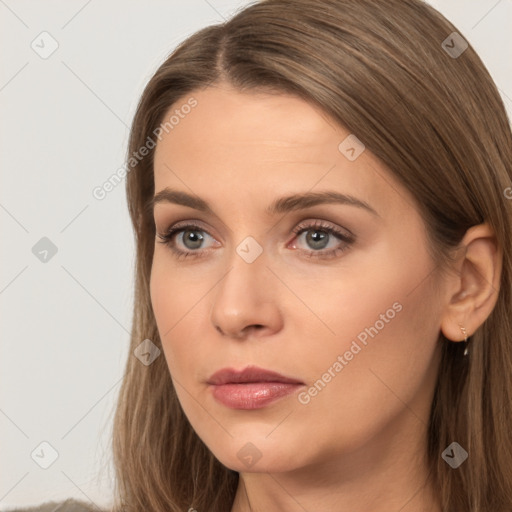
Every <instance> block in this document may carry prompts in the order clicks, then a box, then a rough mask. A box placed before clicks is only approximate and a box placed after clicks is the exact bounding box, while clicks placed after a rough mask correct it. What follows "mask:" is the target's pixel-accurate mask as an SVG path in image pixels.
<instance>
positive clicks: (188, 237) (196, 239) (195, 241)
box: [184, 230, 203, 249]
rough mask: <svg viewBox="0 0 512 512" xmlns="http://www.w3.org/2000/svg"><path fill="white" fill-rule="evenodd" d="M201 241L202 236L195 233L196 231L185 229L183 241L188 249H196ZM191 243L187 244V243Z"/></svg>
mask: <svg viewBox="0 0 512 512" xmlns="http://www.w3.org/2000/svg"><path fill="white" fill-rule="evenodd" d="M202 241H203V237H202V236H201V235H198V234H197V231H191V230H187V231H185V237H184V243H185V245H186V246H187V248H188V249H197V248H199V247H200V246H201V242H202ZM189 242H190V243H191V244H192V245H191V246H190V245H188V243H189Z"/></svg>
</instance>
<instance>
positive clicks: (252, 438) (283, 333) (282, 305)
mask: <svg viewBox="0 0 512 512" xmlns="http://www.w3.org/2000/svg"><path fill="white" fill-rule="evenodd" d="M191 96H193V98H195V100H196V102H197V104H196V105H195V106H194V107H193V108H181V107H182V106H183V105H185V104H187V100H189V98H188V97H186V98H184V99H183V100H182V101H179V102H177V103H176V104H175V105H173V107H172V109H171V110H170V111H169V112H168V113H167V114H166V116H165V119H166V120H167V119H168V118H169V116H170V115H171V114H172V113H173V112H174V111H175V110H176V109H178V111H179V113H181V115H179V116H178V117H177V118H176V119H179V122H176V120H174V122H175V123H174V124H173V128H172V129H171V130H168V133H164V135H163V137H162V138H161V140H160V141H159V142H158V144H157V147H156V153H155V161H154V169H155V192H156V194H159V198H160V199H159V200H157V201H155V206H154V217H155V224H156V231H157V234H160V235H162V236H163V235H165V234H166V233H167V232H168V231H169V229H170V228H173V227H179V228H180V231H178V232H176V233H175V234H174V235H173V236H172V237H171V238H170V239H169V245H166V244H164V243H162V240H161V239H160V238H159V237H158V236H157V238H156V240H155V252H154V259H153V267H152V273H151V300H152V305H153V309H154V313H155V317H156V322H157V326H158V330H159V333H160V337H161V340H162V344H163V350H164V354H165V358H166V360H167V363H168V366H169V370H170V373H171V376H172V379H173V382H174V386H175V388H176V392H177V394H178V397H179V400H180V403H181V405H182V407H183V410H184V412H185V414H186V416H187V417H188V419H189V421H190V423H191V425H192V427H193V428H194V430H195V431H196V432H197V434H198V435H199V437H201V439H202V440H203V441H204V443H205V444H206V445H207V446H208V447H209V449H210V450H211V451H212V452H213V453H214V455H215V456H216V457H217V458H218V459H219V460H220V461H221V462H222V463H223V464H224V465H226V466H227V467H229V468H231V469H234V470H236V471H249V472H260V471H292V470H295V469H298V468H304V467H306V466H308V465H312V464H320V463H325V462H328V461H329V460H332V461H334V460H342V459H340V457H344V456H346V457H349V458H350V457H351V458H352V459H351V460H352V462H354V461H355V460H356V457H360V460H361V461H362V460H366V461H368V458H366V459H365V458H364V457H365V455H364V454H365V453H366V454H367V455H368V454H371V455H370V456H371V457H373V459H372V460H373V461H374V462H375V463H376V464H377V461H378V459H379V457H380V454H382V456H384V455H383V454H384V453H387V452H389V450H390V449H391V447H395V446H396V447H397V449H398V448H399V447H400V446H402V448H403V447H406V450H407V447H410V446H412V445H414V444H415V443H417V440H418V439H420V438H421V439H424V435H425V431H426V425H427V423H428V417H429V412H430V405H431V401H432V396H433V389H434V385H435V380H436V376H437V362H438V358H437V356H438V355H439V350H438V349H439V347H438V345H437V343H436V341H437V337H438V334H439V329H440V316H441V309H442V307H443V304H442V300H439V297H441V296H442V282H441V281H439V278H438V276H437V273H436V272H435V270H436V267H435V264H434V263H433V261H432V260H431V258H430V257H429V255H428V251H427V241H426V232H425V228H424V224H423V221H422V218H421V216H420V214H419V213H418V211H417V209H416V206H415V203H414V201H413V199H412V197H411V196H410V194H409V193H408V192H407V191H406V190H405V189H404V188H403V187H402V186H401V185H400V184H399V183H398V182H396V181H395V180H394V179H393V177H392V176H391V174H390V172H389V171H388V170H387V169H386V168H385V166H384V165H383V164H381V163H380V162H379V161H378V160H377V159H376V158H375V157H374V156H373V155H372V154H371V153H370V151H369V150H368V149H364V146H363V145H362V144H361V142H360V141H358V140H357V139H353V138H352V137H349V136H350V132H349V131H347V130H346V129H344V128H343V127H341V126H338V125H335V123H334V122H333V121H332V120H330V119H329V118H327V117H326V116H325V115H323V114H322V113H321V111H320V110H318V109H317V108H315V107H313V106H311V105H310V104H309V103H307V102H305V101H303V100H301V99H298V98H296V97H293V96H288V95H280V96H278V95H267V94H263V93H239V92H237V91H235V90H233V89H231V88H230V87H229V86H228V85H226V84H220V85H216V86H215V87H210V88H208V89H206V90H203V91H200V92H196V93H194V94H192V95H191ZM190 104H192V103H190ZM186 112H188V113H186ZM347 137H349V138H348V139H347ZM358 137H359V138H360V139H361V140H362V143H364V133H361V134H358ZM164 189H165V190H167V192H169V193H168V194H167V196H166V195H164V194H161V192H162V191H164ZM172 193H174V194H172ZM178 193H179V194H178ZM321 194H322V195H321ZM335 194H339V196H335ZM188 196H191V200H190V201H189V204H188V205H184V204H180V203H184V202H186V201H183V199H185V198H186V197H188ZM343 196H350V198H349V199H350V200H349V199H347V198H346V197H345V200H344V201H343V200H342V199H343ZM285 198H289V199H285ZM192 200H194V201H195V204H192V202H191V201H192ZM206 204H207V205H208V207H209V210H207V209H206V208H202V206H205V205H206ZM276 205H277V206H276ZM273 206H274V207H273ZM190 225H192V226H193V227H190ZM187 226H188V227H187ZM173 249H174V250H176V251H179V254H178V253H177V252H174V250H173ZM249 366H256V367H258V368H259V369H263V370H268V371H271V372H276V373H278V374H281V375H282V376H284V377H288V379H289V380H288V382H283V381H284V380H286V379H282V378H281V379H280V378H278V377H275V376H270V375H268V374H267V375H261V374H258V373H253V374H247V375H246V376H245V377H246V379H245V380H246V382H245V383H240V382H238V383H233V382H234V381H236V376H235V377H233V376H232V375H231V376H230V375H229V374H228V375H226V376H225V377H226V379H225V381H217V384H216V385H213V384H211V381H212V375H213V374H214V373H216V372H218V371H219V370H221V369H231V370H233V371H235V372H238V371H241V370H243V369H245V368H247V367H249ZM247 381H251V382H252V384H249V383H247ZM222 382H225V383H224V384H222ZM229 382H231V384H229ZM399 432H400V433H404V432H407V435H406V436H405V437H404V436H397V433H399ZM397 443H398V444H397ZM400 443H401V445H400ZM346 460H348V459H346ZM351 467H352V471H353V466H351Z"/></svg>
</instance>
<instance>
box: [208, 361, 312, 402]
mask: <svg viewBox="0 0 512 512" xmlns="http://www.w3.org/2000/svg"><path fill="white" fill-rule="evenodd" d="M207 383H208V384H209V385H210V388H211V390H212V394H213V397H214V398H215V399H216V400H217V401H218V402H220V403H221V404H223V405H225V406H226V407H229V408H231V409H246V410H249V409H260V408H262V407H265V406H266V405H269V404H270V403H273V402H275V401H276V400H278V399H280V398H283V397H285V396H288V395H290V394H291V393H293V392H295V391H296V390H298V389H299V388H300V387H302V386H304V385H305V384H304V382H302V381H300V380H298V379H295V378H292V377H287V376H285V375H281V374H280V373H276V372H273V371H270V370H265V369H262V368H258V367H257V366H249V367H246V368H244V369H243V370H241V371H240V370H235V369H233V368H223V369H222V370H219V371H218V372H215V373H214V374H213V375H212V376H211V377H210V378H209V379H208V381H207Z"/></svg>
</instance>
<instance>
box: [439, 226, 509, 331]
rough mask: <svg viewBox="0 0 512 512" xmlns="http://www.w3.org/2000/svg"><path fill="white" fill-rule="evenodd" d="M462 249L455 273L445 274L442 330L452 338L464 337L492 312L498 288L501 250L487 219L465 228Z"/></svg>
mask: <svg viewBox="0 0 512 512" xmlns="http://www.w3.org/2000/svg"><path fill="white" fill-rule="evenodd" d="M460 249H461V252H462V253H463V254H462V255H461V256H460V257H459V258H458V259H457V262H456V267H455V271H456V272H455V274H457V275H454V276H453V277H450V278H448V279H449V281H448V286H447V288H446V290H447V294H448V295H447V301H446V307H445V309H444V312H443V314H442V318H441V330H442V332H443V334H444V335H445V337H446V338H448V339H449V340H452V341H464V333H463V331H462V329H461V327H464V328H465V329H466V333H467V336H468V338H469V337H470V336H471V335H472V334H474V332H475V331H476V330H477V329H478V328H479V327H480V326H481V325H482V324H483V323H484V321H485V320H486V319H487V317H488V316H489V315H490V314H491V312H492V310H493V308H494V306H495V305H496V301H497V299H498V292H499V288H500V278H501V266H502V257H503V254H502V251H501V248H500V247H499V245H498V244H497V241H496V237H495V235H494V232H493V230H492V229H491V228H490V226H489V225H488V224H486V223H484V224H479V225H477V226H473V227H471V228H469V229H468V230H467V231H466V234H465V235H464V238H463V239H462V240H461V244H460Z"/></svg>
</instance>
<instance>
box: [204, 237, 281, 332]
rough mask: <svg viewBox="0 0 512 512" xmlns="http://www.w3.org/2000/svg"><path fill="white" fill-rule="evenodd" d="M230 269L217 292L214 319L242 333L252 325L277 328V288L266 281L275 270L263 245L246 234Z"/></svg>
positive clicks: (230, 261)
mask: <svg viewBox="0 0 512 512" xmlns="http://www.w3.org/2000/svg"><path fill="white" fill-rule="evenodd" d="M226 263H227V265H228V267H229V269H228V271H227V273H226V274H225V275H224V277H223V278H222V279H221V281H220V282H219V283H218V286H217V290H216V293H215V294H214V296H213V304H212V309H211V321H212V323H213V324H214V326H215V327H216V328H217V329H218V330H220V331H222V332H223V333H225V334H231V335H233V336H237V337H238V336H240V334H241V331H243V330H244V329H245V328H246V327H248V326H251V325H259V326H266V327H270V328H271V329H276V328H277V327H278V324H279V322H280V315H279V312H278V305H277V304H276V297H275V289H271V288H270V287H268V286H267V285H266V283H267V282H268V280H269V278H270V277H271V272H270V271H269V270H268V269H267V263H268V262H267V258H266V255H265V252H264V251H263V247H262V246H261V245H260V243H259V242H258V241H257V240H256V239H255V238H253V237H250V236H248V237H245V238H244V239H243V240H242V242H240V243H239V244H238V245H237V246H235V247H234V248H233V252H232V254H231V255H230V256H229V257H228V258H227V262H226Z"/></svg>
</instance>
